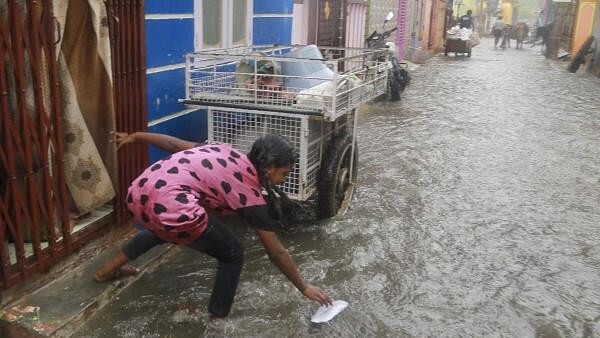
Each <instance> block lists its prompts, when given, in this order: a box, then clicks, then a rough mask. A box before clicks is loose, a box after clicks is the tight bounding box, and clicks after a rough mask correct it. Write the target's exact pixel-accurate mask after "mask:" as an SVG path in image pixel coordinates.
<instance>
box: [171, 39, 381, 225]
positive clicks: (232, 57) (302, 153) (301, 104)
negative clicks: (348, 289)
mask: <svg viewBox="0 0 600 338" xmlns="http://www.w3.org/2000/svg"><path fill="white" fill-rule="evenodd" d="M380 56H383V57H380ZM388 56H389V51H387V49H362V48H332V47H317V46H314V45H312V46H279V45H278V46H249V47H236V48H227V49H213V50H208V51H202V52H196V53H193V54H189V55H187V56H186V72H185V83H186V86H185V89H186V96H185V99H184V100H182V101H183V102H185V103H186V104H190V105H196V106H202V107H205V108H206V109H207V112H208V141H209V142H215V143H229V144H231V145H232V146H234V147H236V148H238V149H240V150H244V151H249V150H250V147H251V145H252V143H253V142H254V141H255V140H256V139H257V138H258V137H260V136H262V135H265V134H269V133H271V134H278V135H281V136H283V137H284V138H286V139H287V140H288V141H289V142H291V143H292V144H293V146H294V147H295V149H296V151H297V152H298V154H299V157H298V160H297V162H296V164H295V166H294V169H293V171H292V172H291V173H290V175H289V176H288V178H287V181H286V182H285V183H284V184H283V185H282V186H280V189H281V190H282V191H283V192H285V193H286V194H287V195H288V196H289V197H290V198H292V199H294V200H297V201H307V200H309V199H310V200H312V201H316V203H313V205H315V207H316V209H317V214H318V215H319V216H320V218H328V217H332V216H335V215H336V214H338V213H341V212H344V211H345V210H346V208H347V206H348V204H349V202H350V200H351V198H352V193H353V191H354V187H355V184H356V177H357V161H358V148H357V145H356V125H357V115H358V112H357V108H358V107H359V106H360V105H361V104H363V103H365V102H367V101H370V100H372V99H373V98H376V97H378V96H380V95H381V94H383V93H384V92H385V90H386V84H387V74H388V71H387V70H388V67H389V66H388V60H389V59H388Z"/></svg>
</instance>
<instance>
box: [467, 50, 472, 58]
mask: <svg viewBox="0 0 600 338" xmlns="http://www.w3.org/2000/svg"><path fill="white" fill-rule="evenodd" d="M467 57H471V48H469V51H468V52H467Z"/></svg>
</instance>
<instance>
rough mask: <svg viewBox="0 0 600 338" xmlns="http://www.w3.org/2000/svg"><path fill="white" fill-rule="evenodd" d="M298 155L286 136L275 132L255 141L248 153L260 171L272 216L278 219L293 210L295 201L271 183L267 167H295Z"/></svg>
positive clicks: (259, 175) (261, 181) (259, 176)
mask: <svg viewBox="0 0 600 338" xmlns="http://www.w3.org/2000/svg"><path fill="white" fill-rule="evenodd" d="M297 157H298V156H297V154H296V151H295V150H294V147H293V146H292V145H291V144H290V143H289V142H288V141H287V140H286V139H285V138H283V137H281V136H279V135H274V134H267V135H265V136H262V137H261V138H259V139H258V140H256V141H254V144H252V149H251V150H250V152H249V153H248V159H249V160H250V162H252V164H253V165H254V167H255V168H256V171H257V172H258V178H259V180H260V185H261V186H262V187H263V188H265V190H266V191H267V203H268V205H269V211H270V213H271V216H272V217H273V218H275V219H277V220H281V219H282V217H283V215H285V214H286V213H289V212H290V211H292V210H291V209H293V208H294V203H293V202H292V201H291V200H290V199H289V198H288V197H287V196H286V195H285V193H283V191H281V190H280V189H278V188H277V187H275V186H272V185H271V182H270V181H269V178H268V176H267V169H268V168H269V167H271V166H273V167H276V168H278V167H287V166H292V168H293V166H294V164H295V163H296V159H297Z"/></svg>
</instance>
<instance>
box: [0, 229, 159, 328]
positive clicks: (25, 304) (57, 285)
mask: <svg viewBox="0 0 600 338" xmlns="http://www.w3.org/2000/svg"><path fill="white" fill-rule="evenodd" d="M134 233H135V230H132V231H129V232H127V233H126V234H125V235H123V236H121V237H119V238H116V239H115V238H114V235H108V238H106V237H105V238H102V239H99V240H96V241H94V242H93V243H90V244H89V245H87V246H86V248H85V249H84V250H82V252H79V253H75V254H74V255H75V256H78V258H79V259H78V260H76V261H77V262H78V263H73V265H72V266H69V267H67V268H66V269H63V271H59V272H55V273H58V275H56V276H44V277H45V278H46V279H47V280H49V282H47V283H45V284H44V285H42V286H41V287H39V288H37V289H35V290H33V291H31V292H28V293H24V294H22V295H17V296H14V295H8V297H6V296H4V295H3V296H4V297H3V298H4V299H6V298H13V299H12V300H9V301H8V303H7V304H3V306H2V311H1V313H0V314H1V317H0V336H1V337H6V338H11V337H39V336H41V337H49V336H52V337H70V336H71V335H72V334H73V332H75V331H76V330H77V329H79V328H80V327H81V326H82V325H83V324H84V323H85V321H86V320H87V319H89V318H90V317H91V316H93V315H94V314H95V313H96V312H97V311H98V310H99V309H101V308H102V307H104V306H105V305H106V304H108V303H110V302H111V301H113V300H114V299H116V298H118V295H119V294H120V293H121V292H122V291H123V290H125V289H126V288H127V287H128V286H130V285H132V284H133V283H135V281H136V280H138V279H139V278H140V277H141V276H142V275H143V274H144V271H145V270H146V269H149V268H152V267H154V266H157V265H160V263H161V262H162V261H164V260H165V259H167V258H168V256H169V252H170V249H171V246H170V245H162V246H157V247H155V248H153V249H152V250H151V251H149V252H148V253H147V254H144V255H142V256H141V257H139V258H138V259H137V260H136V261H133V262H132V264H134V265H135V266H137V267H138V268H140V270H141V272H140V273H139V274H138V275H136V276H131V277H126V278H122V279H119V280H117V281H112V282H106V283H96V282H95V281H93V275H94V273H95V271H96V270H97V269H98V268H100V266H101V265H102V264H103V263H104V262H105V261H106V260H107V259H108V258H110V257H111V256H112V255H113V254H114V253H115V252H116V251H117V250H118V249H119V247H120V244H121V243H122V242H124V241H125V240H126V239H128V238H129V237H131V236H132V235H133V234H134ZM82 258H83V259H82ZM52 273H53V272H50V274H52ZM52 277H54V278H52ZM11 296H12V297H11Z"/></svg>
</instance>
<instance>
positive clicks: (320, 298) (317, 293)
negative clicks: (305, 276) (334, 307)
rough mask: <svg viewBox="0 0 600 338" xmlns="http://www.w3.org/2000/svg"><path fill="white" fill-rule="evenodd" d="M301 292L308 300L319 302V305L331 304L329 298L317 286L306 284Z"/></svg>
mask: <svg viewBox="0 0 600 338" xmlns="http://www.w3.org/2000/svg"><path fill="white" fill-rule="evenodd" d="M302 294H303V295H304V296H305V297H306V298H308V299H310V300H314V301H316V302H319V304H321V305H326V306H329V305H331V298H329V296H328V295H327V294H326V293H325V291H323V290H321V289H320V288H319V287H316V286H313V285H310V284H308V285H307V286H306V288H305V289H304V291H302Z"/></svg>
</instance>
